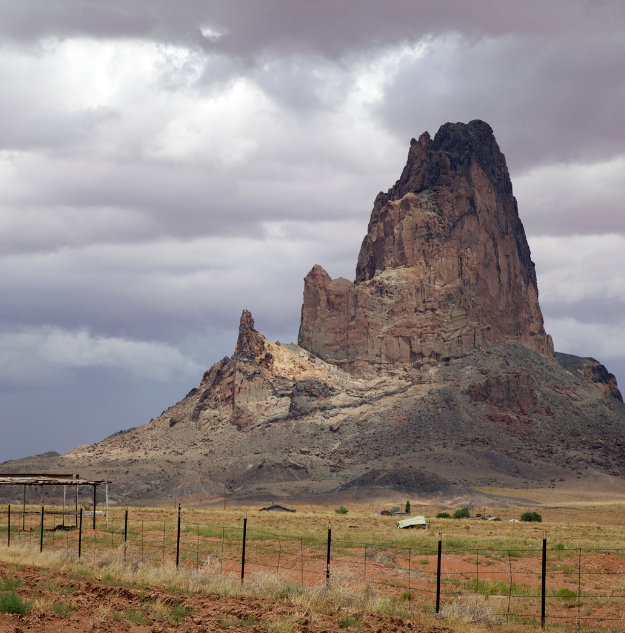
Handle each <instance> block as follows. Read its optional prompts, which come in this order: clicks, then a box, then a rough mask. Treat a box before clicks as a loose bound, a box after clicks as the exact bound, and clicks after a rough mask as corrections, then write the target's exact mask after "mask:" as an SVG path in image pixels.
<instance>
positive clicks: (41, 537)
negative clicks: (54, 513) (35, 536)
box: [39, 504, 43, 552]
mask: <svg viewBox="0 0 625 633" xmlns="http://www.w3.org/2000/svg"><path fill="white" fill-rule="evenodd" d="M39 551H40V552H43V504H41V519H40V520H39Z"/></svg>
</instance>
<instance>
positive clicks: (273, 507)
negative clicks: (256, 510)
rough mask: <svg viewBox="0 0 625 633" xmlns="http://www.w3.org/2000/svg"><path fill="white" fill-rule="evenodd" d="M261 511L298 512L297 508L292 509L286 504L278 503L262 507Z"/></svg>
mask: <svg viewBox="0 0 625 633" xmlns="http://www.w3.org/2000/svg"><path fill="white" fill-rule="evenodd" d="M260 511H261V512H296V510H291V509H290V508H285V507H284V506H279V505H278V504H277V503H274V504H273V505H270V506H269V507H267V508H261V509H260Z"/></svg>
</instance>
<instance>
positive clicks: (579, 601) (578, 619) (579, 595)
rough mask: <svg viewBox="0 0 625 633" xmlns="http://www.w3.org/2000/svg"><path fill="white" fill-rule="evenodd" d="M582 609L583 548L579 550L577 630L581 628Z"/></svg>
mask: <svg viewBox="0 0 625 633" xmlns="http://www.w3.org/2000/svg"><path fill="white" fill-rule="evenodd" d="M581 607H582V548H581V547H580V548H579V563H578V567H577V628H578V629H579V628H580V627H581V614H580V609H581Z"/></svg>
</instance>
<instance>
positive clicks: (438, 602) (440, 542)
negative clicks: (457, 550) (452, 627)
mask: <svg viewBox="0 0 625 633" xmlns="http://www.w3.org/2000/svg"><path fill="white" fill-rule="evenodd" d="M442 537H443V535H442V534H441V533H440V532H439V534H438V564H437V565H436V613H438V612H439V611H440V609H441V554H442V551H443V540H442Z"/></svg>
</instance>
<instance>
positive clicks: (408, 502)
mask: <svg viewBox="0 0 625 633" xmlns="http://www.w3.org/2000/svg"><path fill="white" fill-rule="evenodd" d="M406 514H410V499H406Z"/></svg>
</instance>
